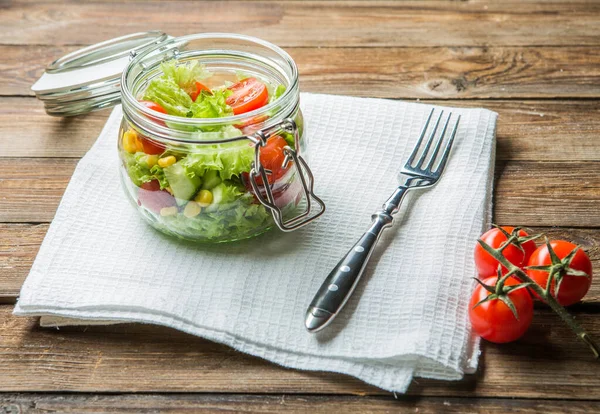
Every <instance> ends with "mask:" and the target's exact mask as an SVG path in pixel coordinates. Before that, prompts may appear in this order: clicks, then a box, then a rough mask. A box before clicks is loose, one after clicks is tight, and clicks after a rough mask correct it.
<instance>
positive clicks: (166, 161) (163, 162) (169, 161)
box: [158, 155, 177, 168]
mask: <svg viewBox="0 0 600 414" xmlns="http://www.w3.org/2000/svg"><path fill="white" fill-rule="evenodd" d="M176 162H177V158H175V157H174V156H173V155H169V156H168V157H163V158H159V159H158V165H160V166H161V167H162V168H167V167H168V166H170V165H173V164H175V163H176Z"/></svg>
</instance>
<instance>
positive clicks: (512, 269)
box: [478, 240, 600, 358]
mask: <svg viewBox="0 0 600 414" xmlns="http://www.w3.org/2000/svg"><path fill="white" fill-rule="evenodd" d="M478 242H479V244H480V245H481V247H483V249H484V250H485V251H486V252H488V253H489V254H490V255H491V256H492V257H493V258H494V259H496V260H497V261H498V262H499V263H500V264H502V265H503V266H504V267H505V268H506V269H508V271H509V273H512V274H513V275H515V276H516V277H517V278H519V279H520V280H521V281H522V282H524V283H530V284H531V285H530V286H529V288H530V289H531V290H533V291H534V292H535V293H537V294H538V295H539V296H540V297H541V298H542V299H544V301H545V302H546V303H547V304H548V306H550V308H551V309H552V310H553V311H554V312H555V313H557V314H558V316H560V318H561V319H562V320H563V321H564V322H565V323H566V324H567V326H568V327H569V328H571V330H572V331H573V332H574V333H575V335H577V337H578V338H579V339H580V340H581V341H583V342H585V344H586V345H587V346H589V348H590V349H591V351H592V352H593V354H594V357H595V358H600V348H599V347H598V344H596V342H595V341H594V340H593V339H592V337H591V336H590V335H589V334H588V333H587V332H586V331H585V330H584V329H583V327H582V326H581V325H579V323H577V322H576V321H575V319H574V318H573V316H572V315H571V314H570V313H569V312H568V311H567V310H566V309H565V308H564V307H563V306H562V305H561V304H560V303H558V302H557V300H556V299H555V298H554V296H552V293H551V291H550V288H551V286H550V285H551V284H549V285H548V286H547V288H546V289H544V288H542V287H541V286H540V285H538V284H537V283H536V282H535V281H534V280H533V279H531V278H530V277H529V276H528V275H527V273H525V272H524V271H523V270H522V269H521V268H519V267H518V266H515V265H514V264H512V263H511V262H510V261H509V260H508V259H507V258H506V257H504V255H503V254H502V252H501V251H500V249H494V248H493V247H491V246H490V245H488V244H487V243H485V242H484V241H482V240H478Z"/></svg>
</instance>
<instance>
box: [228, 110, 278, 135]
mask: <svg viewBox="0 0 600 414" xmlns="http://www.w3.org/2000/svg"><path fill="white" fill-rule="evenodd" d="M267 119H269V116H268V115H257V116H255V117H254V118H251V119H249V120H247V121H244V122H242V123H239V124H236V125H234V127H236V128H237V129H241V130H242V133H244V135H250V134H253V133H255V132H256V131H258V130H259V129H260V128H261V126H262V125H261V124H262V123H263V122H265V121H266V120H267Z"/></svg>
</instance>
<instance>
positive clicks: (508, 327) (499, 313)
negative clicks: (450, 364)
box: [469, 276, 533, 343]
mask: <svg viewBox="0 0 600 414" xmlns="http://www.w3.org/2000/svg"><path fill="white" fill-rule="evenodd" d="M497 280H498V278H497V277H496V276H492V277H488V278H487V279H485V280H484V281H483V282H484V283H485V284H487V285H491V286H494V285H495V284H496V281H497ZM517 284H519V281H518V280H517V279H515V278H513V277H510V278H508V279H507V280H506V282H505V284H504V285H505V286H513V285H517ZM489 295H490V292H488V291H487V290H486V289H485V288H484V287H483V286H481V285H480V284H477V286H475V290H474V291H473V295H472V296H471V301H470V303H469V318H470V319H471V326H472V327H473V331H474V332H475V333H476V334H477V335H479V336H481V337H482V338H483V339H486V340H488V341H490V342H495V343H505V342H512V341H514V340H516V339H519V338H520V337H521V336H523V334H524V333H525V332H526V331H527V329H528V328H529V325H531V320H532V319H533V301H532V300H531V296H530V295H529V292H528V291H527V289H526V288H523V289H518V290H515V291H513V292H510V293H509V294H508V297H509V299H510V300H511V301H512V302H513V304H514V305H515V308H516V310H517V315H519V318H518V319H517V318H515V315H514V314H513V313H512V311H511V310H510V308H509V307H508V306H507V305H506V304H505V303H504V302H502V301H501V300H500V299H492V300H489V301H487V302H484V303H482V304H480V305H479V306H477V307H474V306H475V305H476V304H477V303H479V301H481V300H482V299H484V298H486V297H488V296H489Z"/></svg>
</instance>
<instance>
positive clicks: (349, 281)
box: [305, 186, 409, 332]
mask: <svg viewBox="0 0 600 414" xmlns="http://www.w3.org/2000/svg"><path fill="white" fill-rule="evenodd" d="M408 189H409V188H408V187H404V186H401V187H398V189H397V190H396V192H395V193H394V194H393V195H392V197H390V199H389V200H388V201H387V202H386V203H385V204H384V205H383V207H382V209H381V210H380V211H378V212H377V213H375V214H373V216H372V218H373V223H372V224H371V227H369V229H368V230H367V231H366V232H365V233H364V234H363V235H362V237H361V238H360V239H359V240H358V241H357V242H356V244H354V246H352V248H351V249H350V250H349V251H348V253H346V256H344V258H342V260H340V261H339V263H338V264H337V265H336V266H335V268H334V269H333V270H332V271H331V273H329V276H327V278H326V279H325V281H324V282H323V284H322V285H321V287H320V288H319V290H318V291H317V294H316V295H315V297H314V298H313V300H312V302H311V303H310V306H309V307H308V310H307V312H306V319H305V325H306V329H308V331H309V332H317V331H319V330H321V329H323V328H325V327H326V326H327V325H328V324H329V323H331V321H333V319H334V318H335V317H336V316H337V314H338V313H339V312H340V310H341V309H342V308H343V307H344V305H345V304H346V302H347V301H348V299H349V298H350V296H351V295H352V292H353V291H354V288H355V287H356V285H357V284H358V281H359V280H360V278H361V276H362V275H363V273H364V270H365V268H366V266H367V263H368V261H369V258H370V257H371V254H372V253H373V250H374V249H375V245H376V244H377V241H378V240H379V238H380V236H381V234H382V233H383V230H385V229H386V228H388V227H390V226H391V225H392V223H393V220H394V219H393V217H392V215H393V214H394V213H396V211H398V208H399V206H400V203H401V202H402V198H403V197H404V195H405V194H406V192H407V191H408Z"/></svg>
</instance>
